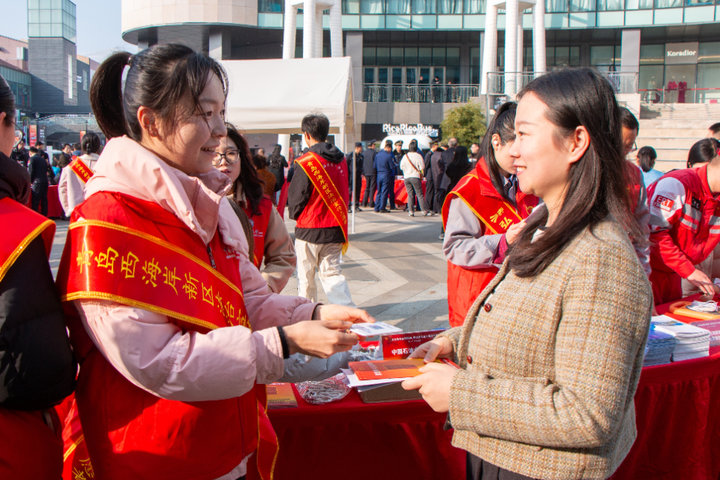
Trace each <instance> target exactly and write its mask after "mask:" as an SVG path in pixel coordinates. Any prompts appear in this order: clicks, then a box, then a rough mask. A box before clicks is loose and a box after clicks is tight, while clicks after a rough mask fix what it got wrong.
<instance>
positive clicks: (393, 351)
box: [380, 329, 443, 360]
mask: <svg viewBox="0 0 720 480" xmlns="http://www.w3.org/2000/svg"><path fill="white" fill-rule="evenodd" d="M442 331H443V330H442V329H437V330H422V331H420V332H405V333H397V334H394V335H383V337H382V339H381V341H380V343H381V346H382V353H383V358H384V359H385V360H390V359H393V358H397V359H401V358H407V356H408V355H410V354H411V353H412V352H413V351H414V350H415V349H416V348H417V347H419V346H420V345H422V344H423V343H425V342H429V341H430V340H432V339H433V338H435V337H437V336H438V334H439V333H440V332H442Z"/></svg>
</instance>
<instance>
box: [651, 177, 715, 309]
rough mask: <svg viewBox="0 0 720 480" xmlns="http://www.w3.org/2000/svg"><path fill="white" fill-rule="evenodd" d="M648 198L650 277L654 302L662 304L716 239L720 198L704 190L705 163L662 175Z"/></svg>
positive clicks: (706, 187) (678, 292)
mask: <svg viewBox="0 0 720 480" xmlns="http://www.w3.org/2000/svg"><path fill="white" fill-rule="evenodd" d="M648 198H649V199H650V228H651V231H650V243H651V255H650V262H651V266H652V271H653V273H652V274H651V277H650V279H651V281H652V283H653V291H654V292H655V295H656V297H655V302H656V303H665V302H668V301H671V300H675V299H677V298H680V297H679V296H681V295H682V291H681V290H680V278H681V277H682V278H687V277H688V276H689V275H690V274H691V273H692V272H693V271H694V270H695V265H696V264H698V263H700V262H702V261H703V260H704V259H705V258H707V256H708V255H709V254H710V253H711V252H712V251H713V249H714V248H715V246H716V245H717V244H718V242H720V199H718V197H717V196H716V195H714V194H713V193H712V192H711V191H710V187H709V185H708V181H707V166H704V167H702V168H699V169H684V170H676V171H673V172H670V173H668V174H666V175H665V176H663V177H662V178H661V179H660V180H658V181H657V182H655V183H653V184H652V185H650V187H648ZM658 293H659V294H660V298H658V296H657V295H658ZM672 297H675V298H672Z"/></svg>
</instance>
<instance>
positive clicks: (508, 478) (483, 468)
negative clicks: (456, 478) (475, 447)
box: [465, 453, 534, 480]
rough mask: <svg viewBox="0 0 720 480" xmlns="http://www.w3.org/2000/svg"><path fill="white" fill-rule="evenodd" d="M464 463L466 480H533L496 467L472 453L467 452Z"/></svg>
mask: <svg viewBox="0 0 720 480" xmlns="http://www.w3.org/2000/svg"><path fill="white" fill-rule="evenodd" d="M466 465H467V470H466V471H467V473H466V476H465V478H466V479H467V480H534V479H532V478H530V477H526V476H525V475H520V474H519V473H515V472H511V471H510V470H505V469H504V468H500V467H497V466H495V465H493V464H492V463H489V462H486V461H485V460H483V459H482V458H479V457H476V456H475V455H473V454H472V453H468V454H467V461H466Z"/></svg>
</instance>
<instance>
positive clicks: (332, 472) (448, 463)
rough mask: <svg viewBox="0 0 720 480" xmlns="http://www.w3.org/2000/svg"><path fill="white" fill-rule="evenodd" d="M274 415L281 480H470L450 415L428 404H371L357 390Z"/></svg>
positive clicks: (300, 402)
mask: <svg viewBox="0 0 720 480" xmlns="http://www.w3.org/2000/svg"><path fill="white" fill-rule="evenodd" d="M296 397H298V398H299V395H297V393H296ZM269 413H270V420H271V421H272V424H273V427H274V428H275V431H276V432H277V435H278V440H279V443H280V452H279V454H278V458H277V463H276V464H275V477H274V478H275V479H276V480H289V479H292V480H303V479H313V480H321V479H327V480H338V479H340V480H367V479H368V478H375V479H378V480H385V479H397V480H404V479H417V480H419V479H424V478H427V479H430V478H433V479H435V478H437V479H460V478H465V452H464V451H463V450H459V449H457V448H455V447H453V446H452V445H450V438H451V437H452V432H451V431H449V430H443V425H444V423H445V414H439V413H435V412H433V411H432V410H431V409H430V407H428V406H427V404H426V403H425V402H424V401H422V400H414V401H404V402H390V403H376V404H366V403H363V402H362V400H361V399H360V397H359V396H358V394H357V392H356V391H354V390H353V391H352V392H350V394H349V395H348V396H347V397H345V398H344V399H343V400H342V401H340V402H335V403H330V404H327V405H310V404H308V403H306V402H304V401H303V400H302V399H299V400H298V408H284V409H271V410H270V412H269Z"/></svg>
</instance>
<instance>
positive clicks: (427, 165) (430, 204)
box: [423, 140, 442, 215]
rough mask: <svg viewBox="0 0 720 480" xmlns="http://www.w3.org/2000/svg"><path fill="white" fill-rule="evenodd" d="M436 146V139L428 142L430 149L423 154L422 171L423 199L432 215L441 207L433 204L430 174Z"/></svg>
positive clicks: (432, 180)
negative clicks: (423, 166)
mask: <svg viewBox="0 0 720 480" xmlns="http://www.w3.org/2000/svg"><path fill="white" fill-rule="evenodd" d="M438 148H439V147H438V142H437V141H436V140H433V141H432V142H430V150H428V152H427V153H426V154H425V169H424V170H423V172H425V201H426V202H427V207H428V210H429V211H430V212H432V214H433V215H435V214H436V213H438V212H439V211H440V208H441V207H442V205H441V206H439V207H436V206H435V181H434V179H433V174H432V156H433V153H435V152H437V150H438Z"/></svg>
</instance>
